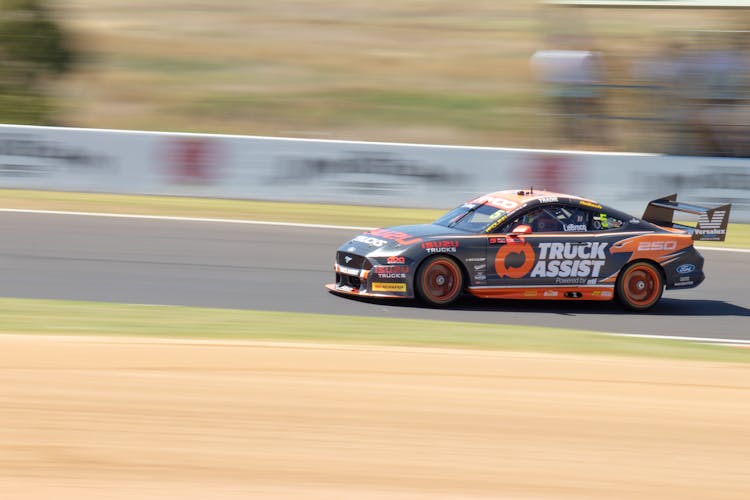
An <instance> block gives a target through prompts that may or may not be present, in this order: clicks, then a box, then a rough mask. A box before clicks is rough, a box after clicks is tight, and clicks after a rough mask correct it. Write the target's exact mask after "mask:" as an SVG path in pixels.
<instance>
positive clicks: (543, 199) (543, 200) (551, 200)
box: [539, 196, 557, 203]
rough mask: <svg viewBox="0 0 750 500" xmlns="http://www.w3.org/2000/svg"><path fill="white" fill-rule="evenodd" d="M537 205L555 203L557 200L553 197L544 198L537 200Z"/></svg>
mask: <svg viewBox="0 0 750 500" xmlns="http://www.w3.org/2000/svg"><path fill="white" fill-rule="evenodd" d="M539 203H557V198H556V197H554V196H544V197H542V198H539Z"/></svg>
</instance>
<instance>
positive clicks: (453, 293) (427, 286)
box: [416, 255, 464, 306]
mask: <svg viewBox="0 0 750 500" xmlns="http://www.w3.org/2000/svg"><path fill="white" fill-rule="evenodd" d="M463 288H464V277H463V274H462V273H461V268H460V267H459V266H458V264H457V263H456V261H454V260H453V259H451V258H449V257H444V256H442V255H436V256H434V257H430V258H429V259H427V261H426V262H425V263H424V264H422V267H420V268H419V272H418V273H417V279H416V289H417V294H418V295H419V297H420V298H421V299H422V300H424V301H425V302H427V303H428V304H430V305H433V306H445V305H448V304H451V303H452V302H455V301H456V299H458V297H459V296H460V295H461V292H462V291H463Z"/></svg>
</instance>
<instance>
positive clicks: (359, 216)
mask: <svg viewBox="0 0 750 500" xmlns="http://www.w3.org/2000/svg"><path fill="white" fill-rule="evenodd" d="M0 208H17V209H26V210H63V211H73V212H105V213H123V214H124V213H127V214H137V215H166V216H174V217H209V218H217V219H248V220H265V221H273V222H301V223H313V224H334V225H343V226H359V227H386V226H396V225H399V224H419V223H422V222H429V221H433V220H435V219H437V218H438V217H439V216H440V215H442V214H443V213H444V212H445V210H428V209H419V208H393V207H367V206H355V205H323V204H313V203H282V202H272V201H252V200H223V199H211V198H187V197H178V196H135V195H119V194H101V193H69V192H61V191H29V190H22V189H0ZM698 245H699V246H719V247H727V248H750V224H730V225H729V230H728V232H727V240H726V241H723V242H718V243H714V242H699V243H698Z"/></svg>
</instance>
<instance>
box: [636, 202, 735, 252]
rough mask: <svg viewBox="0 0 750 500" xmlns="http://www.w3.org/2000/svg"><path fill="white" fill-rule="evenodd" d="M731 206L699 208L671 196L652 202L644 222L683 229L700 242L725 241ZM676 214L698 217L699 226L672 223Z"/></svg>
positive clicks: (645, 214) (647, 208) (644, 213)
mask: <svg viewBox="0 0 750 500" xmlns="http://www.w3.org/2000/svg"><path fill="white" fill-rule="evenodd" d="M731 208H732V205H731V204H726V205H721V206H720V207H715V208H706V207H699V206H698V205H690V204H688V203H680V202H678V201H677V194H676V193H675V194H671V195H669V196H665V197H663V198H659V199H658V200H653V201H650V202H649V204H648V206H647V207H646V211H645V212H643V217H641V218H642V219H643V220H645V221H648V222H651V223H652V224H656V225H657V226H664V227H671V228H675V229H682V230H684V231H687V232H689V233H690V234H692V235H693V239H694V240H700V241H724V238H726V236H727V225H728V224H729V210H730V209H731ZM675 212H685V213H689V214H694V215H697V216H698V224H696V226H695V227H693V226H687V225H684V224H677V223H675V222H673V221H672V217H673V215H674V213H675Z"/></svg>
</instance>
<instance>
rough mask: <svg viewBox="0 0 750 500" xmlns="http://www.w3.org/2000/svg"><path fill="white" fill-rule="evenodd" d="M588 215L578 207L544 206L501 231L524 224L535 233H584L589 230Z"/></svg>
mask: <svg viewBox="0 0 750 500" xmlns="http://www.w3.org/2000/svg"><path fill="white" fill-rule="evenodd" d="M590 215H591V214H590V213H589V212H588V211H587V210H584V209H582V208H579V207H571V206H567V205H545V206H541V207H538V208H535V209H533V210H531V211H529V212H526V213H525V214H523V215H521V216H520V217H516V218H515V219H513V220H512V221H511V222H509V223H508V224H506V225H505V226H504V228H503V231H506V232H510V231H512V230H513V228H514V227H516V226H518V225H519V224H526V225H528V226H530V227H531V230H532V231H533V232H535V233H561V232H585V231H588V230H589V229H588V227H589V221H590Z"/></svg>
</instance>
